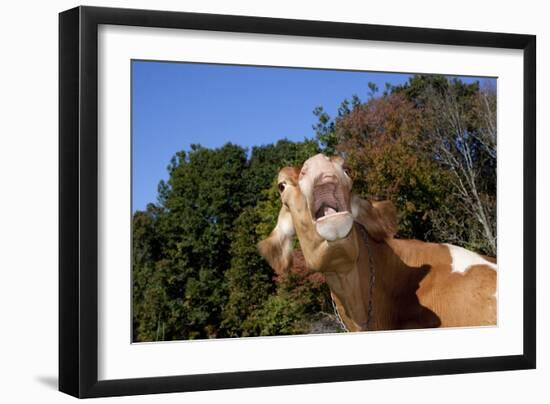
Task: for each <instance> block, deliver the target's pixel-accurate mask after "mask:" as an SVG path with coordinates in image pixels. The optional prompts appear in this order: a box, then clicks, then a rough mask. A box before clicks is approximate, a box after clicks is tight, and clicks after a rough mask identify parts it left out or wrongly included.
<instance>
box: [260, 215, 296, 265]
mask: <svg viewBox="0 0 550 404" xmlns="http://www.w3.org/2000/svg"><path fill="white" fill-rule="evenodd" d="M295 235H296V231H295V230H294V223H293V222H292V216H291V215H290V211H289V210H288V208H287V207H286V206H284V205H283V207H282V208H281V210H280V211H279V217H278V219H277V225H276V226H275V228H274V229H273V231H272V232H271V234H270V235H269V236H268V237H267V238H266V239H265V240H262V241H260V242H259V243H258V250H259V251H260V254H261V255H262V257H264V258H265V259H266V260H267V262H268V263H269V265H270V266H271V268H273V269H274V270H275V272H276V273H277V274H279V275H280V274H283V273H284V272H285V271H287V270H288V269H289V268H290V266H291V265H292V249H293V248H294V237H295Z"/></svg>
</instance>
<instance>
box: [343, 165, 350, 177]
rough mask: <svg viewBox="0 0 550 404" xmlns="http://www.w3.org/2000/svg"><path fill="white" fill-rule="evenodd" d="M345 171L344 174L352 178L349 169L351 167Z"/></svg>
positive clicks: (345, 168)
mask: <svg viewBox="0 0 550 404" xmlns="http://www.w3.org/2000/svg"><path fill="white" fill-rule="evenodd" d="M343 169H344V173H345V174H346V175H347V176H348V177H350V178H351V170H350V169H349V167H343Z"/></svg>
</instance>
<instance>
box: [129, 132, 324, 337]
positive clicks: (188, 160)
mask: <svg viewBox="0 0 550 404" xmlns="http://www.w3.org/2000/svg"><path fill="white" fill-rule="evenodd" d="M318 151H319V146H318V143H317V142H316V141H313V140H305V141H304V142H299V143H296V142H290V141H287V140H281V141H279V142H277V143H276V144H271V145H266V146H259V147H254V148H253V150H252V153H251V156H250V158H249V159H247V153H246V150H245V149H243V148H241V147H239V146H236V145H232V144H226V145H225V146H223V147H221V148H219V149H206V148H203V147H201V146H199V145H192V146H191V149H190V150H189V151H188V152H178V153H177V154H176V155H175V156H174V158H173V159H172V161H171V163H170V165H169V166H168V172H169V179H168V181H166V182H161V183H160V184H159V198H158V205H157V206H155V205H149V207H148V209H147V211H145V212H136V213H135V214H134V218H133V223H134V227H133V240H134V241H133V242H134V248H133V268H134V269H133V277H134V281H133V287H134V293H133V312H134V316H133V321H134V339H135V340H136V341H156V340H172V339H194V338H214V337H232V336H249V335H258V332H259V330H260V327H259V326H258V325H257V324H256V321H257V319H258V318H259V317H258V313H259V312H261V311H262V310H264V309H265V304H266V302H267V301H268V300H269V299H270V297H272V296H273V295H274V293H275V289H276V286H275V284H274V282H273V280H272V277H273V273H272V270H271V268H270V267H269V266H268V265H267V264H266V263H265V261H264V260H263V259H262V258H261V257H260V255H259V254H258V253H257V249H256V244H257V242H258V241H259V240H260V239H261V238H263V237H265V236H266V235H267V234H269V232H270V231H271V230H272V229H273V227H274V226H275V223H276V220H277V215H278V211H279V209H280V201H279V195H278V192H277V190H276V187H275V186H274V184H275V178H276V174H277V172H278V170H279V169H280V168H281V167H283V166H285V165H299V164H301V163H302V162H303V161H304V160H306V159H307V158H309V157H310V156H311V155H314V154H316V153H317V152H318ZM297 304H298V303H297Z"/></svg>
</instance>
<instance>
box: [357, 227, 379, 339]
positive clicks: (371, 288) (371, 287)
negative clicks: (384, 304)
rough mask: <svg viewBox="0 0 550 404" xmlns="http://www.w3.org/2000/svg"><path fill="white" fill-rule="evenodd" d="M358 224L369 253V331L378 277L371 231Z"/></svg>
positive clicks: (367, 327) (367, 326)
mask: <svg viewBox="0 0 550 404" xmlns="http://www.w3.org/2000/svg"><path fill="white" fill-rule="evenodd" d="M358 226H359V228H360V229H361V232H362V233H363V236H364V237H365V245H366V246H367V254H368V255H369V277H370V279H369V301H368V305H367V324H366V326H365V328H366V330H367V331H368V330H369V329H370V322H371V320H372V312H373V294H374V282H375V281H376V277H375V273H374V259H373V256H372V250H371V248H370V244H369V233H368V232H367V230H366V229H365V228H364V227H363V226H362V225H360V224H359V225H358Z"/></svg>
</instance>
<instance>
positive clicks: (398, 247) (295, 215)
mask: <svg viewBox="0 0 550 404" xmlns="http://www.w3.org/2000/svg"><path fill="white" fill-rule="evenodd" d="M343 163H344V162H343V159H341V158H340V157H331V158H328V157H326V156H324V155H322V154H318V155H316V156H314V157H311V158H310V159H308V160H307V161H306V162H305V163H304V164H303V166H302V167H300V168H297V167H285V168H283V169H281V171H280V172H279V176H278V184H279V191H280V193H281V200H282V208H281V210H280V212H279V217H278V221H277V226H276V227H275V229H274V230H273V231H272V233H271V234H270V235H269V237H268V238H266V239H265V240H263V241H261V242H260V243H259V244H258V248H259V251H260V253H261V254H262V256H263V257H265V259H266V260H267V261H268V262H269V264H270V265H271V266H272V268H274V269H275V270H276V271H277V272H282V271H284V270H287V269H288V268H289V267H290V266H291V264H292V262H291V261H292V250H293V245H294V238H295V237H296V236H297V237H298V240H299V242H300V247H301V249H302V252H303V254H304V258H305V261H306V265H307V266H308V268H309V269H311V270H313V271H319V272H322V273H323V274H324V275H325V278H326V280H327V283H328V285H329V287H330V290H331V294H332V298H333V299H334V301H335V303H336V306H337V308H338V312H339V314H340V316H341V317H342V320H343V322H344V324H345V326H346V327H347V329H348V330H350V331H362V330H392V329H406V328H427V327H461V326H483V325H494V324H496V311H497V310H496V276H497V275H496V260H494V259H493V258H489V257H484V256H481V255H478V254H476V253H473V252H471V251H468V250H465V249H463V248H461V247H457V246H453V245H449V244H434V243H426V242H422V241H417V240H402V239H396V238H394V235H395V233H396V228H397V214H396V211H395V208H394V206H393V204H392V203H391V202H388V201H385V202H372V203H371V202H369V201H367V200H363V199H361V198H359V197H357V196H355V195H353V194H352V193H351V187H352V181H351V179H350V178H349V176H348V175H347V173H346V172H345V170H344V169H343ZM373 281H374V282H373ZM371 292H372V295H371ZM369 307H370V310H369Z"/></svg>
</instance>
